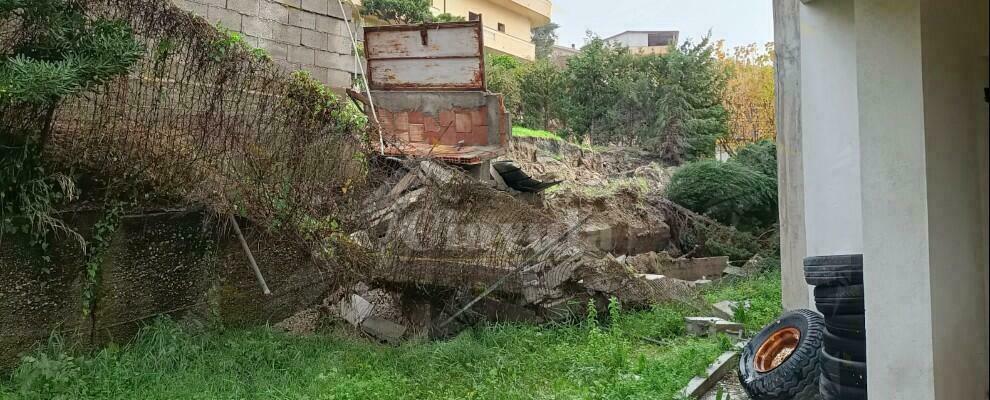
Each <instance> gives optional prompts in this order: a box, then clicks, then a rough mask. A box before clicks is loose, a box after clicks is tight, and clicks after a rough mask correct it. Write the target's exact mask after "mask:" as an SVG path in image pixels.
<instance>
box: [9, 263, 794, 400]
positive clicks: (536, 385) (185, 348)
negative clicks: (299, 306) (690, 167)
mask: <svg viewBox="0 0 990 400" xmlns="http://www.w3.org/2000/svg"><path fill="white" fill-rule="evenodd" d="M774 285H776V287H777V289H776V290H777V292H779V278H777V280H776V281H774V280H773V279H769V280H768V279H766V278H765V277H761V279H758V280H752V281H741V282H734V283H731V284H727V285H721V286H719V287H715V288H713V289H711V290H710V291H709V292H708V293H707V294H706V296H707V297H709V298H710V299H718V300H721V299H738V298H741V297H744V296H747V295H749V294H770V292H771V291H772V290H773V286H774ZM774 299H776V300H774ZM779 308H780V303H779V294H776V293H773V294H770V300H768V301H762V300H761V301H760V302H754V308H753V309H752V310H751V311H750V314H749V316H750V317H751V318H759V319H760V320H766V318H767V317H766V316H767V315H771V314H772V315H773V316H776V314H777V313H779ZM689 314H690V312H689V311H688V310H687V309H685V308H683V307H680V306H662V307H656V308H654V309H653V310H649V311H641V312H635V313H628V314H623V313H617V315H618V317H617V318H615V319H614V321H615V322H614V323H613V324H612V325H611V326H608V327H598V326H595V325H589V324H585V325H584V326H559V327H550V328H538V327H529V326H513V325H505V326H493V327H483V328H477V329H475V330H473V331H469V332H466V333H464V334H462V335H460V336H458V337H457V338H455V339H453V340H450V341H445V342H432V343H419V344H406V345H403V346H400V347H388V346H382V345H378V344H374V343H369V342H367V341H365V340H362V339H356V338H349V337H347V336H344V335H333V334H328V335H318V336H313V337H292V336H288V335H284V334H280V333H275V332H272V331H270V330H268V329H253V330H228V331H226V332H222V333H206V334H199V335H191V334H188V333H186V332H184V331H182V329H180V328H179V327H178V326H177V325H176V324H174V323H170V322H159V323H156V324H154V325H152V326H150V327H149V328H148V329H146V331H145V332H144V334H143V335H142V336H141V337H139V338H138V339H137V340H136V341H135V342H134V343H133V344H131V345H128V346H125V347H124V348H113V347H111V348H108V349H106V350H103V351H101V352H99V353H97V354H95V355H92V356H90V357H87V358H76V359H62V360H61V361H52V360H53V359H58V357H65V356H64V355H61V356H60V355H59V354H60V353H59V352H57V351H55V352H48V353H39V357H38V358H39V359H41V360H42V361H36V362H33V363H26V364H23V365H22V366H21V367H20V368H19V369H18V370H17V371H15V373H14V374H13V376H12V378H11V379H10V380H8V381H5V382H3V383H2V384H0V398H4V399H6V398H15V399H21V398H23V399H35V398H37V399H41V398H44V399H50V398H59V396H63V397H61V398H67V399H70V398H71V399H136V398H140V399H392V398H403V399H586V398H596V399H671V398H675V393H676V392H677V391H678V390H679V389H680V388H681V387H682V386H683V385H684V384H686V382H687V381H688V380H689V379H690V378H691V377H692V376H694V375H696V374H699V373H701V372H702V371H703V370H704V367H705V366H706V365H707V364H708V363H709V362H710V361H711V360H713V359H714V358H715V357H716V356H717V355H718V354H719V353H720V352H722V351H723V350H725V349H726V348H727V347H728V346H729V343H728V340H726V339H724V338H708V339H704V338H690V337H684V336H683V333H684V332H683V329H684V328H683V322H682V318H683V317H684V316H686V315H689ZM754 321H755V320H754ZM751 323H755V322H751ZM42 354H48V355H46V356H41V355H42ZM51 377H59V378H62V382H56V381H55V380H53V379H49V378H51Z"/></svg>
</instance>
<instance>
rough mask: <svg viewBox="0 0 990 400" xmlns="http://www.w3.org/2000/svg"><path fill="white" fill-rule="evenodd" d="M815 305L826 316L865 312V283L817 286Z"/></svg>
mask: <svg viewBox="0 0 990 400" xmlns="http://www.w3.org/2000/svg"><path fill="white" fill-rule="evenodd" d="M815 306H816V307H818V311H820V312H821V313H822V314H825V316H832V315H848V314H863V313H864V312H865V310H866V303H865V302H864V301H863V285H850V286H819V287H816V288H815Z"/></svg>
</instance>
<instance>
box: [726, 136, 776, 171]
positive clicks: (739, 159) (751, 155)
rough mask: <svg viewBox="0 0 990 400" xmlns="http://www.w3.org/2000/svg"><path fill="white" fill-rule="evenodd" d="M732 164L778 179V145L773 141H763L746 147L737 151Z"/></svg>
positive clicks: (731, 160)
mask: <svg viewBox="0 0 990 400" xmlns="http://www.w3.org/2000/svg"><path fill="white" fill-rule="evenodd" d="M729 161H730V162H735V163H739V164H742V165H745V166H747V167H749V168H752V169H754V170H756V171H758V172H760V173H762V174H764V175H766V176H769V177H771V178H774V179H777V144H776V143H774V142H773V141H772V140H761V141H758V142H755V143H751V144H748V145H746V146H745V147H743V148H741V149H739V150H738V151H736V155H734V156H732V158H731V159H729Z"/></svg>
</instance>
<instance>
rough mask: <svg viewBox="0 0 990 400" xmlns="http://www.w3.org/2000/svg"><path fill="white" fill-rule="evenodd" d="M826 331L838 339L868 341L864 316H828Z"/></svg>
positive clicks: (826, 318)
mask: <svg viewBox="0 0 990 400" xmlns="http://www.w3.org/2000/svg"><path fill="white" fill-rule="evenodd" d="M825 330H827V331H829V333H831V334H833V335H835V336H838V337H843V338H849V339H866V316H864V315H863V314H849V315H833V316H827V317H825Z"/></svg>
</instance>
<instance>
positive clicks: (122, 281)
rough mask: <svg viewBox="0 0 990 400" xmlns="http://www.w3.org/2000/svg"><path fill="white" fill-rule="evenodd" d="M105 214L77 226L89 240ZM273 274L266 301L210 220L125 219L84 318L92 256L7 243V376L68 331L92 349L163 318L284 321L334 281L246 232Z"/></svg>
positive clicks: (3, 357) (0, 305)
mask: <svg viewBox="0 0 990 400" xmlns="http://www.w3.org/2000/svg"><path fill="white" fill-rule="evenodd" d="M99 216H100V215H99V213H96V212H79V213H75V214H74V215H71V216H68V217H67V218H66V219H67V222H68V224H69V225H70V226H71V227H73V228H74V229H76V230H77V231H78V232H79V233H81V234H82V235H83V236H84V237H90V235H91V232H92V229H93V228H92V227H93V224H94V223H95V222H96V221H97V220H98V219H99ZM243 225H244V226H242V228H243V230H244V234H245V237H246V239H247V241H248V244H249V246H250V247H251V249H252V252H253V253H254V256H255V258H256V259H257V261H258V264H259V266H260V268H261V269H262V271H263V273H264V274H265V278H266V280H267V283H268V286H269V287H270V288H271V290H272V295H271V296H264V295H262V293H261V290H260V289H259V287H258V284H257V282H256V280H255V277H254V275H253V273H252V272H251V269H250V267H249V266H248V264H247V259H246V258H245V255H244V252H243V251H242V250H241V247H240V244H239V243H238V241H237V239H236V238H234V237H232V236H230V235H227V234H226V233H225V232H222V231H221V230H220V227H219V226H218V224H216V223H215V222H214V221H212V220H211V219H210V218H209V216H208V215H205V214H203V213H201V212H194V211H169V212H159V213H152V214H138V215H127V216H124V217H122V219H121V223H120V226H119V228H118V229H117V231H116V233H115V235H114V237H113V239H112V240H111V242H110V245H109V247H108V248H107V250H106V251H105V252H104V253H103V254H104V257H103V258H102V263H101V264H100V267H99V275H98V279H97V282H98V284H97V286H96V299H97V300H96V302H95V304H94V306H93V312H92V313H91V314H90V315H89V316H83V307H84V305H83V300H82V299H83V292H84V290H85V288H86V287H87V285H88V283H87V282H88V279H87V278H86V267H85V265H84V264H85V256H84V254H83V253H82V251H81V250H80V248H79V246H78V245H77V244H76V243H74V242H71V241H60V242H58V243H57V244H56V245H55V246H52V249H51V250H50V251H48V252H46V254H47V255H49V256H50V257H51V261H50V262H45V261H43V259H42V257H41V256H42V255H43V254H41V252H40V250H39V249H37V248H35V247H32V246H29V245H27V243H26V242H25V241H24V240H23V238H19V237H16V236H11V235H5V236H4V237H3V240H2V241H0V282H4V284H3V285H0V327H3V329H2V331H0V368H6V367H11V366H13V365H14V364H15V363H16V362H17V360H18V359H19V356H20V355H21V354H23V353H24V352H26V351H29V350H30V349H31V347H32V346H33V345H35V344H36V343H39V342H41V341H43V340H45V339H46V338H48V337H49V335H51V334H52V333H53V332H56V331H57V332H61V333H62V334H64V335H65V336H66V337H68V338H69V339H70V340H72V341H74V342H76V343H79V344H82V345H84V346H89V345H92V346H99V345H102V344H105V343H108V342H110V341H126V340H127V339H129V338H130V337H132V336H133V335H134V334H135V333H137V330H138V329H139V328H140V327H141V325H142V322H146V321H147V320H149V319H152V318H155V317H157V316H159V315H170V316H173V317H182V316H184V315H190V314H191V315H195V316H198V317H202V318H206V319H216V320H217V321H218V322H221V323H223V324H224V325H226V326H248V325H259V324H264V323H268V322H272V323H274V322H277V321H280V320H282V319H284V318H286V317H288V316H290V315H292V314H293V313H294V312H296V311H298V310H300V309H303V308H305V307H308V306H310V305H312V304H314V303H316V302H318V301H319V300H320V299H321V298H322V297H323V296H324V295H325V292H326V290H327V288H328V287H329V286H330V285H329V284H328V283H327V282H326V281H325V279H326V278H327V276H328V275H327V274H324V273H322V272H321V270H320V269H319V268H317V264H315V263H313V262H311V260H310V257H309V255H308V254H306V253H305V252H304V251H301V250H300V249H299V248H298V247H297V246H296V245H294V244H293V243H289V242H285V241H282V240H280V239H279V238H276V237H272V236H269V235H266V234H264V233H263V232H262V231H261V230H258V229H255V228H252V227H251V226H249V225H247V224H243Z"/></svg>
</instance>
